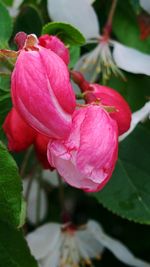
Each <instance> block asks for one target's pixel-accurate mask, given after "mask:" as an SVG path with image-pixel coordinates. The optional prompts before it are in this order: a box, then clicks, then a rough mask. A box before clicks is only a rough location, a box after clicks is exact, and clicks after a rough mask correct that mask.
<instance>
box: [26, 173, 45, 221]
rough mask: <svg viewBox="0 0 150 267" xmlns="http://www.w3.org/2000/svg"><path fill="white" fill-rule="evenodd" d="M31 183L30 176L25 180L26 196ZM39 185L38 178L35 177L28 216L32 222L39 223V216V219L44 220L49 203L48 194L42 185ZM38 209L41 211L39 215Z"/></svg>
mask: <svg viewBox="0 0 150 267" xmlns="http://www.w3.org/2000/svg"><path fill="white" fill-rule="evenodd" d="M29 183H30V178H27V179H24V180H23V191H24V196H26V192H27V190H28V186H29ZM39 186H40V184H39V183H38V181H37V180H36V179H33V180H32V181H31V186H30V191H29V194H28V199H27V218H28V220H29V222H30V223H32V224H36V223H37V217H39V221H42V220H43V219H44V217H45V216H46V212H47V204H48V203H47V196H46V193H45V191H44V190H43V189H42V188H41V187H40V188H39ZM38 198H39V201H38ZM37 205H38V207H37ZM37 210H38V212H39V215H38V216H37Z"/></svg>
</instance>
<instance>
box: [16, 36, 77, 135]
mask: <svg viewBox="0 0 150 267" xmlns="http://www.w3.org/2000/svg"><path fill="white" fill-rule="evenodd" d="M11 92H12V99H13V104H14V107H15V108H16V110H17V111H18V112H19V114H20V115H21V116H22V118H23V119H24V120H25V121H26V122H27V123H28V124H29V125H30V126H32V127H33V128H35V129H36V130H37V131H39V132H40V133H42V134H45V135H47V136H48V137H51V138H57V139H63V138H66V137H67V136H68V135H69V133H70V130H71V124H72V113H73V111H74V109H75V95H74V92H73V89H72V86H71V83H70V79H69V71H68V69H67V66H66V64H65V63H64V61H63V60H62V59H61V58H60V57H59V56H58V55H57V54H56V53H54V52H53V51H51V50H50V49H46V48H44V47H42V46H40V45H38V40H37V39H36V37H34V36H33V35H28V37H27V40H26V42H25V45H24V48H23V49H21V50H20V52H19V56H18V58H17V61H16V64H15V68H14V71H13V73H12V80H11Z"/></svg>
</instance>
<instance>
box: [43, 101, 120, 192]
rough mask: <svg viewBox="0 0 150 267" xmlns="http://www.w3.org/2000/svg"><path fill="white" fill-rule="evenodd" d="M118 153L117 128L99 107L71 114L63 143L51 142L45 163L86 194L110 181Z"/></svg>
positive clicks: (94, 106) (59, 141) (91, 107)
mask: <svg viewBox="0 0 150 267" xmlns="http://www.w3.org/2000/svg"><path fill="white" fill-rule="evenodd" d="M117 154H118V127H117V124H116V122H115V120H113V119H111V117H110V116H109V114H108V113H107V112H106V111H105V110H104V109H102V108H101V107H100V106H96V105H91V106H88V107H85V108H82V109H80V110H76V111H75V112H74V114H73V123H72V128H71V133H70V136H69V137H68V139H67V140H64V141H62V140H51V141H50V142H49V145H48V160H49V163H50V165H51V166H53V167H55V168H56V169H57V171H58V172H59V174H60V175H61V176H62V178H63V179H64V180H65V181H66V182H67V183H68V184H70V185H72V186H74V187H76V188H81V189H83V190H84V191H87V192H94V191H99V190H100V189H102V188H103V186H104V185H105V184H106V183H107V182H108V180H109V179H110V177H111V175H112V172H113V170H114V166H115V163H116V160H117Z"/></svg>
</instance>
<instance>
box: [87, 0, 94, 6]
mask: <svg viewBox="0 0 150 267" xmlns="http://www.w3.org/2000/svg"><path fill="white" fill-rule="evenodd" d="M86 1H87V2H88V3H90V4H91V5H92V4H93V3H94V2H95V0H86Z"/></svg>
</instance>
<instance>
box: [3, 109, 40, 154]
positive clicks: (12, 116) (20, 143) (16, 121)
mask: <svg viewBox="0 0 150 267" xmlns="http://www.w3.org/2000/svg"><path fill="white" fill-rule="evenodd" d="M3 130H4V132H5V134H6V136H7V139H8V148H9V150H10V151H14V152H19V151H22V150H25V149H27V148H28V147H29V146H30V145H31V144H33V142H34V139H35V136H36V131H35V130H34V129H33V128H31V127H30V126H29V125H28V124H27V123H26V122H24V121H23V120H22V118H21V117H20V116H19V114H18V113H17V111H16V110H15V108H12V110H11V111H10V112H9V113H8V115H7V117H6V119H5V121H4V124H3Z"/></svg>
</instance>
